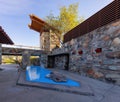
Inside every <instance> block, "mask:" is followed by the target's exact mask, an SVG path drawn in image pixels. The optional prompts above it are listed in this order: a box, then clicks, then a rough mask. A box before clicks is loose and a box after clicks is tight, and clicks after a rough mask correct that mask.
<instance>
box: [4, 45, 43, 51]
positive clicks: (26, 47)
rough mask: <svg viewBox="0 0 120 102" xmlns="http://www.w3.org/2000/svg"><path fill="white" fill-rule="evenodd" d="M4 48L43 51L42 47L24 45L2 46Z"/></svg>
mask: <svg viewBox="0 0 120 102" xmlns="http://www.w3.org/2000/svg"><path fill="white" fill-rule="evenodd" d="M2 47H8V48H19V49H31V50H41V49H40V47H35V46H24V45H7V44H2Z"/></svg>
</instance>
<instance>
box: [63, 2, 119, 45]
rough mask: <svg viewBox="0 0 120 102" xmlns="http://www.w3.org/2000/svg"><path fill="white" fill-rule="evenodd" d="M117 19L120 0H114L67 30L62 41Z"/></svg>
mask: <svg viewBox="0 0 120 102" xmlns="http://www.w3.org/2000/svg"><path fill="white" fill-rule="evenodd" d="M117 19H120V0H114V1H113V2H112V3H110V4H109V5H107V6H106V7H104V8H103V9H101V10H100V11H98V12H97V13H95V14H94V15H93V16H91V17H90V18H88V19H87V20H85V21H84V22H83V23H81V24H79V25H78V26H76V27H75V28H73V29H72V30H70V31H69V32H67V33H66V34H65V35H64V43H65V42H68V41H70V40H71V39H74V38H77V37H79V36H82V35H84V34H87V33H89V32H91V31H93V30H95V29H97V28H99V27H102V26H104V25H107V24H109V23H111V22H113V21H115V20H117Z"/></svg>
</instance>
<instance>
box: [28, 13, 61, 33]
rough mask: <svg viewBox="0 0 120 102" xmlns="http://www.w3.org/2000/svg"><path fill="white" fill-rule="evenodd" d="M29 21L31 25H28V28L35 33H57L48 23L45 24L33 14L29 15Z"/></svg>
mask: <svg viewBox="0 0 120 102" xmlns="http://www.w3.org/2000/svg"><path fill="white" fill-rule="evenodd" d="M30 19H31V24H28V26H29V28H30V29H33V30H35V31H37V32H40V33H42V32H43V31H48V30H50V29H51V30H54V31H58V30H57V29H55V28H53V27H52V26H50V25H49V24H48V23H46V22H45V21H43V20H42V19H40V18H39V17H37V16H35V15H34V14H31V15H30ZM58 32H59V31H58Z"/></svg>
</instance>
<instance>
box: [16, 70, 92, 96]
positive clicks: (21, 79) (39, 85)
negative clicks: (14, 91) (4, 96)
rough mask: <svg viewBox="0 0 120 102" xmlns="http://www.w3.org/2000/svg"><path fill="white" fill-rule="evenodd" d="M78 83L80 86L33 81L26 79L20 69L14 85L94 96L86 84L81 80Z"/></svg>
mask: <svg viewBox="0 0 120 102" xmlns="http://www.w3.org/2000/svg"><path fill="white" fill-rule="evenodd" d="M63 72H65V71H63ZM67 73H69V72H67ZM68 76H69V75H68ZM72 77H73V76H72ZM79 77H80V76H79ZM80 84H81V86H80V87H68V86H64V85H54V84H46V83H33V82H30V81H27V80H26V75H25V71H20V73H19V76H18V79H17V81H16V85H20V86H28V87H36V88H42V89H47V90H55V91H59V92H67V93H73V94H79V95H85V96H94V94H93V91H92V90H91V89H90V88H89V86H88V85H85V84H84V83H81V82H80Z"/></svg>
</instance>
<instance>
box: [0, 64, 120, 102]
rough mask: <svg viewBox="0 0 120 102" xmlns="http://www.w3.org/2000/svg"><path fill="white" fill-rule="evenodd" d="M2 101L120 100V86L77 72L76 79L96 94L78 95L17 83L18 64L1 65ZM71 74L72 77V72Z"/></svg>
mask: <svg viewBox="0 0 120 102" xmlns="http://www.w3.org/2000/svg"><path fill="white" fill-rule="evenodd" d="M0 68H2V69H4V70H2V71H1V70H0V102H120V87H119V86H114V85H112V84H106V83H103V82H101V81H97V80H94V79H91V78H86V77H81V76H79V77H78V75H77V74H76V75H74V77H76V80H81V81H82V82H83V83H84V84H87V85H88V86H89V87H90V89H91V90H92V92H93V93H94V95H95V96H85V95H77V94H73V93H66V92H59V91H53V90H47V89H41V88H35V87H25V86H19V85H16V81H17V77H18V72H17V65H1V66H0ZM69 74H71V77H72V75H73V74H72V73H69Z"/></svg>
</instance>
